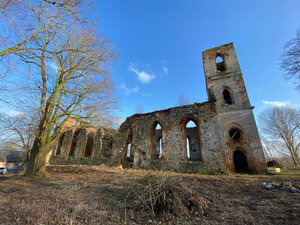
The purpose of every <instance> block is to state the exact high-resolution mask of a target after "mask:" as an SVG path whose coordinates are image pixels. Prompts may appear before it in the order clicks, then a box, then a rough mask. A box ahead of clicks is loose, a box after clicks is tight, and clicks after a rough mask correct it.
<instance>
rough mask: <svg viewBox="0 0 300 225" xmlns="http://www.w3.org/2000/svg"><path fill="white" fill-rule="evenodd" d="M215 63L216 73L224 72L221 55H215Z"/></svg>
mask: <svg viewBox="0 0 300 225" xmlns="http://www.w3.org/2000/svg"><path fill="white" fill-rule="evenodd" d="M215 62H216V66H217V71H218V72H223V71H225V63H224V57H223V55H221V54H217V56H216V59H215Z"/></svg>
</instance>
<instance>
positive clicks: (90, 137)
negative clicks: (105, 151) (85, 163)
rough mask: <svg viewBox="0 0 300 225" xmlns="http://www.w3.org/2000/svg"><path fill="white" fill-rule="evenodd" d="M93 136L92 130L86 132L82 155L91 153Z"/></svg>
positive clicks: (85, 155)
mask: <svg viewBox="0 0 300 225" xmlns="http://www.w3.org/2000/svg"><path fill="white" fill-rule="evenodd" d="M94 137H95V133H94V132H91V133H89V134H88V136H87V141H86V145H85V150H84V152H83V157H89V156H91V155H92V151H93V145H94Z"/></svg>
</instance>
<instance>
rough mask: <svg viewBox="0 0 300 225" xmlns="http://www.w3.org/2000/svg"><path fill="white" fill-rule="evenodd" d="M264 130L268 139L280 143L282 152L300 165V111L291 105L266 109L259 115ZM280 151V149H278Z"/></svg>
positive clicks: (295, 163) (296, 164)
mask: <svg viewBox="0 0 300 225" xmlns="http://www.w3.org/2000/svg"><path fill="white" fill-rule="evenodd" d="M259 118H260V121H261V124H262V131H263V133H264V134H265V135H266V137H267V139H269V140H271V141H273V142H276V143H278V144H277V145H276V146H280V145H284V146H283V147H281V148H280V151H279V152H280V154H282V155H285V156H289V157H290V158H291V159H292V160H293V162H294V165H295V166H298V167H299V166H300V112H299V110H296V109H293V108H289V107H274V108H268V109H266V110H265V111H264V112H263V113H262V114H260V116H259ZM277 151H278V150H277Z"/></svg>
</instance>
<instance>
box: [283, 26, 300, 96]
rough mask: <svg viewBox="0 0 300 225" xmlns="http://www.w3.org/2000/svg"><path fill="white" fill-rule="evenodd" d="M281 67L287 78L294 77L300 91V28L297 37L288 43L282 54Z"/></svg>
mask: <svg viewBox="0 0 300 225" xmlns="http://www.w3.org/2000/svg"><path fill="white" fill-rule="evenodd" d="M281 58H282V61H281V68H282V69H283V70H284V71H285V72H286V75H285V78H286V79H293V80H295V83H296V85H297V89H298V90H299V91H300V30H297V34H296V37H295V38H293V39H291V40H290V41H289V42H287V43H286V45H285V47H284V53H283V54H282V55H281Z"/></svg>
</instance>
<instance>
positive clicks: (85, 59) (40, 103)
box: [9, 1, 116, 175]
mask: <svg viewBox="0 0 300 225" xmlns="http://www.w3.org/2000/svg"><path fill="white" fill-rule="evenodd" d="M49 2H54V1H40V3H39V4H38V5H35V6H38V7H34V10H36V11H38V13H36V14H34V15H35V16H36V18H35V19H36V21H35V22H36V23H35V26H34V25H33V26H34V27H35V28H36V29H37V30H38V29H39V28H47V29H43V32H41V33H39V34H38V35H36V36H34V40H33V41H32V42H30V44H31V45H30V47H29V48H27V47H24V48H21V49H20V48H18V49H17V50H15V51H13V52H12V53H9V54H13V56H14V57H15V58H16V59H18V60H21V61H22V62H23V63H24V64H26V65H30V68H31V71H30V73H29V74H27V75H25V76H23V77H19V80H18V81H19V86H20V89H19V90H20V93H21V94H19V95H18V96H20V97H19V99H18V100H19V101H23V104H24V105H27V106H28V108H30V107H31V106H33V107H34V108H38V111H39V115H40V120H39V121H38V124H37V125H38V126H37V134H36V136H35V139H34V142H33V146H32V148H31V151H30V159H29V162H28V165H27V167H26V171H25V175H32V174H35V173H44V172H45V162H46V156H47V154H48V153H49V151H50V147H51V146H52V145H53V143H54V141H55V140H56V138H57V136H58V135H59V133H60V131H61V127H63V126H64V123H65V122H66V121H67V120H68V119H69V118H70V117H73V118H76V119H78V120H80V121H85V122H95V121H96V122H97V120H98V119H97V118H99V117H100V116H101V115H103V114H108V113H109V111H110V110H111V109H114V108H115V107H116V101H115V98H114V91H113V85H112V82H111V78H110V65H111V63H113V62H114V60H115V57H116V53H115V52H114V50H113V48H112V45H111V44H110V43H109V41H108V40H107V39H104V38H102V37H101V35H100V34H99V33H98V32H97V31H96V30H95V29H94V28H93V26H92V25H91V24H87V23H82V21H79V20H78V19H77V16H74V13H75V11H74V10H70V9H68V8H67V9H66V8H65V7H61V6H59V5H55V4H57V3H56V2H55V4H54V6H55V7H53V6H52V5H51V4H49ZM62 2H63V3H64V2H71V3H73V2H76V3H77V2H81V1H62ZM49 5H50V6H49ZM76 6H77V5H76ZM76 15H77V14H76ZM54 21H55V22H54ZM37 27H38V28H37ZM27 43H28V42H27ZM27 43H26V45H25V46H27ZM58 124H59V125H58Z"/></svg>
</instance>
